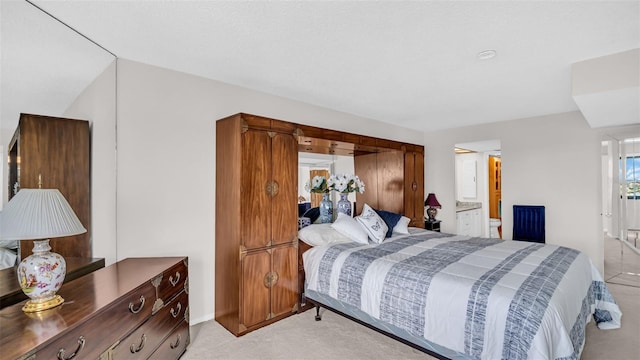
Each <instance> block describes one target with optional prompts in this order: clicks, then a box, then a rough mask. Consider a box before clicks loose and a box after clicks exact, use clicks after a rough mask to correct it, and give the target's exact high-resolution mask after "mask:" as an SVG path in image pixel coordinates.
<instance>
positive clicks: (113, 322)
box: [37, 282, 156, 359]
mask: <svg viewBox="0 0 640 360" xmlns="http://www.w3.org/2000/svg"><path fill="white" fill-rule="evenodd" d="M155 294H156V289H155V287H154V286H153V285H152V284H151V282H147V283H146V284H143V285H141V286H140V287H138V288H137V289H135V290H134V291H132V292H131V293H129V294H128V295H126V296H124V297H122V298H120V299H118V301H116V302H114V303H113V304H111V305H109V306H108V307H107V308H106V309H105V310H104V311H103V312H101V313H100V314H99V315H97V316H96V317H95V318H93V319H91V321H87V322H84V323H82V324H81V325H80V326H78V327H77V328H75V329H72V330H69V331H67V332H66V333H65V334H64V336H61V337H60V338H58V339H56V340H54V341H53V342H52V343H51V344H49V345H47V346H45V347H44V348H43V349H42V350H39V351H38V352H37V358H38V359H39V358H42V359H57V358H58V353H60V352H62V353H61V356H60V358H69V356H70V355H71V354H73V353H76V356H75V358H79V359H89V358H98V357H99V356H100V354H102V353H103V352H104V351H105V349H108V348H109V347H110V346H111V345H113V344H114V343H115V342H116V341H117V340H118V337H119V336H120V335H121V334H127V333H129V332H131V331H133V330H134V329H135V328H137V327H138V326H139V325H140V324H141V323H143V322H144V321H145V320H146V319H147V318H148V317H149V316H151V308H152V306H153V303H154V300H155ZM143 299H144V300H143ZM62 306H65V307H69V308H71V307H73V306H74V303H69V304H67V303H65V304H63V305H62Z"/></svg>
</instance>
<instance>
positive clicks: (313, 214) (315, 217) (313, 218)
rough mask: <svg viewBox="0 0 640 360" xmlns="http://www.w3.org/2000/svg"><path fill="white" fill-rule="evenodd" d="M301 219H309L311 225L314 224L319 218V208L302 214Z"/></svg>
mask: <svg viewBox="0 0 640 360" xmlns="http://www.w3.org/2000/svg"><path fill="white" fill-rule="evenodd" d="M301 217H306V218H309V219H311V223H312V224H313V223H315V222H316V220H318V218H320V208H319V207H314V208H311V209H309V210H307V211H305V212H304V214H303V215H302V216H301Z"/></svg>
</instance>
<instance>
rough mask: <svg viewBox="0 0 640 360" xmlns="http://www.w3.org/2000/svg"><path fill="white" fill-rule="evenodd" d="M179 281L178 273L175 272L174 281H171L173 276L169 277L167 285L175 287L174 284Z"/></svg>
mask: <svg viewBox="0 0 640 360" xmlns="http://www.w3.org/2000/svg"><path fill="white" fill-rule="evenodd" d="M178 281H180V273H179V272H177V271H176V279H175V280H173V276H169V283H170V284H171V286H174V287H175V286H176V284H177V283H178Z"/></svg>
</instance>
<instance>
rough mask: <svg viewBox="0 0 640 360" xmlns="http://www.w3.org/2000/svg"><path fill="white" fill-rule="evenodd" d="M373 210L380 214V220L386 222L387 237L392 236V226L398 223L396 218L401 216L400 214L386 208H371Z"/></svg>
mask: <svg viewBox="0 0 640 360" xmlns="http://www.w3.org/2000/svg"><path fill="white" fill-rule="evenodd" d="M373 210H375V212H376V214H378V216H380V217H381V218H382V220H384V223H385V224H387V227H388V228H389V229H388V230H387V237H391V236H393V228H394V227H395V226H396V224H397V223H398V220H400V218H402V214H398V213H394V212H391V211H386V210H376V209H373Z"/></svg>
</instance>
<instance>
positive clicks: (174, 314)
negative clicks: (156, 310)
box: [170, 303, 182, 319]
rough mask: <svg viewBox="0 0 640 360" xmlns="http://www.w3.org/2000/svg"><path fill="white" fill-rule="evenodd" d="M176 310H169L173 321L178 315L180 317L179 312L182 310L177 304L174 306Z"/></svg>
mask: <svg viewBox="0 0 640 360" xmlns="http://www.w3.org/2000/svg"><path fill="white" fill-rule="evenodd" d="M176 308H177V309H178V310H176V311H173V308H171V311H170V313H171V316H173V318H174V319H175V318H177V317H178V315H180V310H182V305H181V304H180V303H178V306H176Z"/></svg>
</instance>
